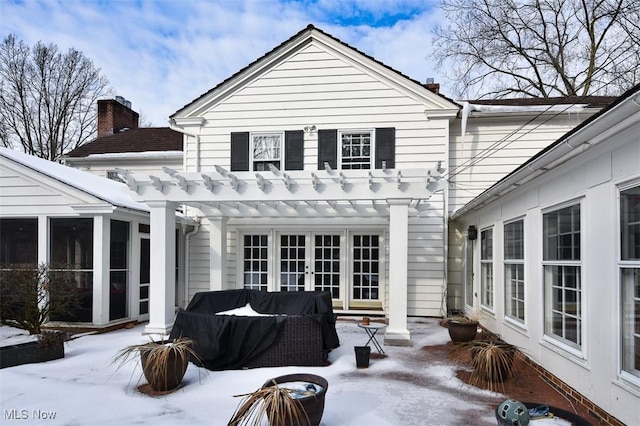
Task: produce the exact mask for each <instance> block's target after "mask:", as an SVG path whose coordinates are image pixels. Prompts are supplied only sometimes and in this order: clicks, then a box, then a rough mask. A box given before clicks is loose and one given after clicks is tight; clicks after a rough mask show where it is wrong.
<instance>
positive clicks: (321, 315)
mask: <svg viewBox="0 0 640 426" xmlns="http://www.w3.org/2000/svg"><path fill="white" fill-rule="evenodd" d="M247 303H249V304H251V307H252V308H253V310H255V311H256V312H259V313H263V314H273V315H274V316H233V315H215V313H216V312H222V311H227V310H231V309H235V308H241V307H243V306H246V305H247ZM278 314H282V315H278ZM287 315H301V316H308V317H310V318H312V319H314V320H315V321H318V322H319V323H320V326H321V329H322V341H323V350H324V351H325V353H328V352H329V351H330V350H331V349H334V348H336V347H338V346H339V344H340V341H339V339H338V333H337V332H336V328H335V323H336V315H335V314H334V313H333V307H332V305H331V294H330V293H329V292H326V291H300V292H263V291H258V290H247V289H242V290H222V291H207V292H200V293H197V294H196V295H195V296H194V297H193V299H192V300H191V303H189V306H188V307H187V309H186V310H184V311H180V312H178V315H177V317H176V321H175V323H174V325H173V329H172V330H171V335H170V338H171V339H175V338H178V337H189V338H191V339H193V340H194V342H195V347H194V349H195V351H196V353H197V354H198V356H199V357H200V361H201V362H199V363H198V362H196V364H199V365H201V366H203V367H205V368H207V369H209V370H229V369H239V368H243V367H245V366H246V365H247V363H248V361H250V360H251V359H253V358H254V357H256V356H257V355H259V354H261V353H262V352H264V351H265V350H267V349H268V348H269V347H270V346H271V345H272V344H273V343H274V342H275V341H276V338H277V337H278V333H279V332H280V331H281V330H282V327H283V326H284V321H286V319H287Z"/></svg>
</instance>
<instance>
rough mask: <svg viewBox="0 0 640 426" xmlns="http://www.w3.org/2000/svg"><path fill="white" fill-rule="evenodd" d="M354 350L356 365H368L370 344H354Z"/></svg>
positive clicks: (361, 366)
mask: <svg viewBox="0 0 640 426" xmlns="http://www.w3.org/2000/svg"><path fill="white" fill-rule="evenodd" d="M353 349H354V350H355V351H356V367H358V368H367V367H369V355H371V347H370V346H354V347H353Z"/></svg>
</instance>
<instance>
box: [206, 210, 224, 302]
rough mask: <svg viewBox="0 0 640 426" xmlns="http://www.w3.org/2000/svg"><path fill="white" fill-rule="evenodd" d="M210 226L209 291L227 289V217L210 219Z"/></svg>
mask: <svg viewBox="0 0 640 426" xmlns="http://www.w3.org/2000/svg"><path fill="white" fill-rule="evenodd" d="M207 219H208V220H209V223H210V226H209V274H210V276H209V289H210V290H225V289H227V280H226V260H227V221H228V218H226V217H208V218H207Z"/></svg>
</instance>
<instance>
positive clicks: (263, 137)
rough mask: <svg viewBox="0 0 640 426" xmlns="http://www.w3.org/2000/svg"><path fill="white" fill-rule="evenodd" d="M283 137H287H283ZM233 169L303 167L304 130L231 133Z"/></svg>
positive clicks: (289, 168) (255, 169) (299, 168)
mask: <svg viewBox="0 0 640 426" xmlns="http://www.w3.org/2000/svg"><path fill="white" fill-rule="evenodd" d="M283 137H284V139H283ZM230 148H231V171H232V172H235V171H239V172H242V171H245V172H248V171H249V170H254V171H265V170H270V169H269V164H272V165H274V166H276V167H277V168H278V169H280V170H302V169H304V132H303V131H302V130H289V131H286V132H284V133H282V132H272V133H251V134H250V133H249V132H232V133H231V145H230Z"/></svg>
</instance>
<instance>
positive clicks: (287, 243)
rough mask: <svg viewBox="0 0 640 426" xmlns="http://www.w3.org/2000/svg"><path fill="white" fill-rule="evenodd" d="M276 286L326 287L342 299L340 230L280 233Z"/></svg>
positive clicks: (286, 288)
mask: <svg viewBox="0 0 640 426" xmlns="http://www.w3.org/2000/svg"><path fill="white" fill-rule="evenodd" d="M277 240H278V241H277V243H278V250H279V253H280V256H279V257H278V261H277V263H278V264H277V268H278V272H277V274H276V276H277V281H276V289H277V290H280V291H302V290H322V291H328V292H330V293H331V298H332V299H340V298H341V297H340V273H341V257H342V256H341V251H342V250H341V246H342V243H341V235H340V234H339V233H336V234H332V233H314V232H296V233H278V235H277Z"/></svg>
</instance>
